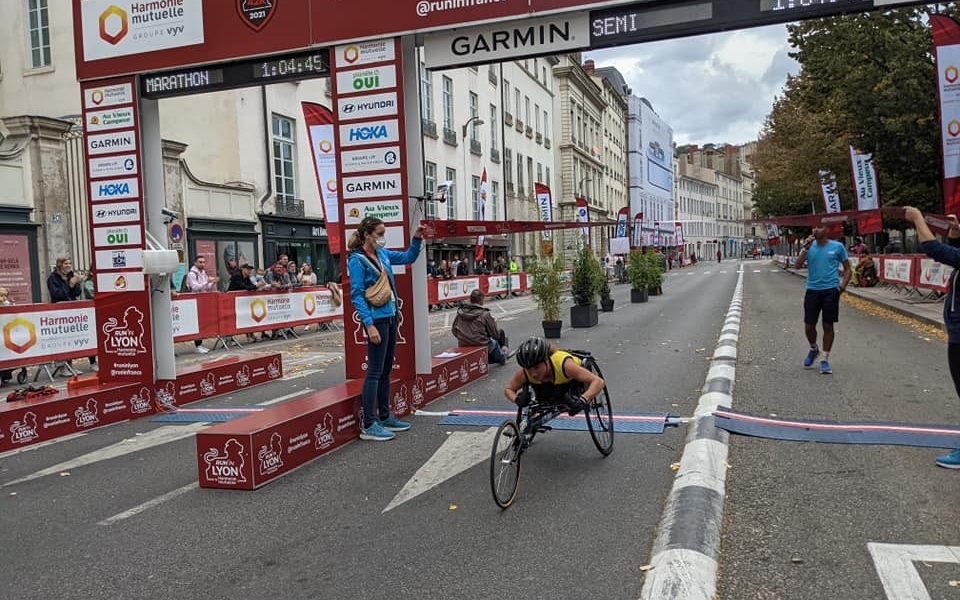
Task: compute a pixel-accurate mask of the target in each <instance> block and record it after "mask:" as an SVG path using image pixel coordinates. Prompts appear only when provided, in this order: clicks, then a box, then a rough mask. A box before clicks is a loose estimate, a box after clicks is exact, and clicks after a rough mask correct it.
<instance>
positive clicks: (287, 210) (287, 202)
mask: <svg viewBox="0 0 960 600" xmlns="http://www.w3.org/2000/svg"><path fill="white" fill-rule="evenodd" d="M274 204H275V210H276V214H277V216H278V217H302V216H303V200H297V199H296V198H277V199H276V201H275V202H274Z"/></svg>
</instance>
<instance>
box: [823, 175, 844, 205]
mask: <svg viewBox="0 0 960 600" xmlns="http://www.w3.org/2000/svg"><path fill="white" fill-rule="evenodd" d="M820 189H821V191H822V192H823V204H824V206H826V208H827V212H828V213H835V212H840V194H839V193H837V176H836V175H834V174H833V172H831V171H820Z"/></svg>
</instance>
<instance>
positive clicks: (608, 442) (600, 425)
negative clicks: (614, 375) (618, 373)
mask: <svg viewBox="0 0 960 600" xmlns="http://www.w3.org/2000/svg"><path fill="white" fill-rule="evenodd" d="M583 366H584V368H586V369H587V370H588V371H590V372H591V373H594V374H595V375H596V376H597V377H600V378H603V373H602V372H601V371H600V366H599V365H598V364H597V361H596V360H595V359H594V358H593V357H590V358H588V359H587V360H585V361H584V364H583ZM584 417H586V419H587V428H588V429H589V430H590V437H592V438H593V444H594V445H595V446H596V447H597V450H599V451H600V454H603V455H604V456H608V455H609V454H610V452H612V451H613V407H612V406H611V405H610V393H609V392H608V391H607V386H606V385H604V386H603V391H602V392H600V393H599V394H597V397H596V398H594V399H593V401H592V402H590V406H589V407H588V408H587V410H585V411H584Z"/></svg>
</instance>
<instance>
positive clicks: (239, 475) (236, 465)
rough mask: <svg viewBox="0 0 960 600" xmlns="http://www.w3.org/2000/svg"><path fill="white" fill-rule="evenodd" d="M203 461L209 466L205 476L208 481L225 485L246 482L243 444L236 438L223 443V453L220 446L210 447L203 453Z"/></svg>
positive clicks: (204, 473)
mask: <svg viewBox="0 0 960 600" xmlns="http://www.w3.org/2000/svg"><path fill="white" fill-rule="evenodd" d="M203 462H205V463H206V464H207V468H206V469H205V470H204V472H203V476H204V477H205V478H206V480H207V481H214V482H216V483H220V484H223V485H237V484H238V483H246V482H247V478H246V477H244V475H243V466H244V460H243V444H241V443H240V442H238V441H237V440H236V439H235V438H230V439H229V440H227V443H226V444H224V445H223V454H220V449H219V448H210V449H209V450H207V451H206V452H205V453H204V455H203Z"/></svg>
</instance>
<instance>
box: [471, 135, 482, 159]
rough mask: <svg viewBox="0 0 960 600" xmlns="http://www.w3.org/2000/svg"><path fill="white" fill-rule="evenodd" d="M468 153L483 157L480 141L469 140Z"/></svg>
mask: <svg viewBox="0 0 960 600" xmlns="http://www.w3.org/2000/svg"><path fill="white" fill-rule="evenodd" d="M470 153H471V154H476V155H477V156H482V155H483V148H482V147H481V146H480V140H475V139H473V138H470Z"/></svg>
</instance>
